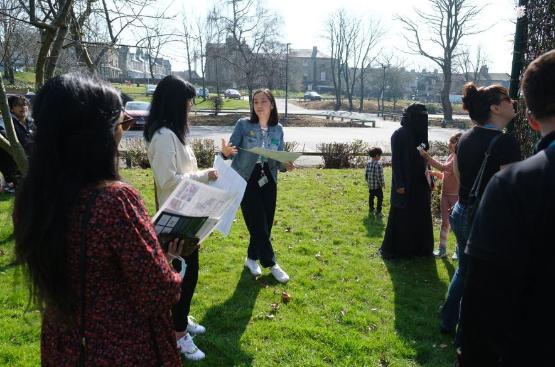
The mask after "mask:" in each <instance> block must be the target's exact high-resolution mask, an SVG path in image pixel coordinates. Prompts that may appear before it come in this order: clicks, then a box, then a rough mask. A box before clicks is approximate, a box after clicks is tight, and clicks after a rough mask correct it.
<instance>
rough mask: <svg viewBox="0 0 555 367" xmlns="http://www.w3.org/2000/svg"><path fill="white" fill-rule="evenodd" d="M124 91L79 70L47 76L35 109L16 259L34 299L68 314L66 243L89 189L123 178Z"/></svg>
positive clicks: (18, 203)
mask: <svg viewBox="0 0 555 367" xmlns="http://www.w3.org/2000/svg"><path fill="white" fill-rule="evenodd" d="M120 114H121V100H120V96H119V93H118V92H117V91H116V90H115V89H114V88H113V87H112V86H110V85H109V84H106V83H105V82H103V81H101V80H100V79H93V78H91V77H88V76H84V75H82V74H78V73H71V74H64V75H60V76H56V77H54V78H52V79H50V80H48V81H47V82H46V83H45V84H44V86H43V87H42V88H41V89H40V90H39V92H38V94H37V96H36V99H35V102H34V107H33V117H34V118H35V120H36V121H37V130H36V135H35V139H34V142H35V143H34V144H35V145H34V148H33V151H32V153H31V156H30V159H29V170H28V172H27V175H26V176H25V177H24V178H23V180H22V182H21V185H20V186H19V188H18V191H17V196H16V199H15V204H14V214H13V221H14V234H15V254H16V260H17V262H18V263H19V264H22V265H23V267H24V268H25V270H26V273H27V275H28V278H29V290H30V300H31V302H32V303H35V304H36V305H38V306H39V308H42V307H44V306H45V305H49V306H54V307H56V309H57V310H60V311H61V314H64V311H67V312H70V311H71V310H73V309H74V307H75V305H74V304H73V302H72V297H70V285H69V279H68V272H67V266H66V265H67V257H66V243H67V236H68V233H69V230H70V228H71V225H72V223H73V222H74V221H75V215H74V214H75V210H76V209H77V208H76V206H77V201H78V198H79V195H80V193H81V192H82V190H83V188H85V187H89V186H92V185H97V184H99V183H101V182H104V181H112V180H118V179H119V176H118V172H117V165H116V158H117V144H116V141H115V139H114V126H115V123H116V122H117V119H118V118H119V116H120Z"/></svg>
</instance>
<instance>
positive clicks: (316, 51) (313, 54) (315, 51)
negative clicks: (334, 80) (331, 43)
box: [312, 46, 318, 59]
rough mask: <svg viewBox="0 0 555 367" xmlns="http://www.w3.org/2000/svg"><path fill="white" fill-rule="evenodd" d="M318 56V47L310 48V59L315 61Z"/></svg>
mask: <svg viewBox="0 0 555 367" xmlns="http://www.w3.org/2000/svg"><path fill="white" fill-rule="evenodd" d="M316 56H318V47H316V46H312V58H313V59H315V58H316Z"/></svg>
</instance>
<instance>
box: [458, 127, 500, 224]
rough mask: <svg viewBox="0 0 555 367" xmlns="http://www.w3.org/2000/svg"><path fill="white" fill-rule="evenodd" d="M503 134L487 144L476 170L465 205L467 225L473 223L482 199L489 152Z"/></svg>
mask: <svg viewBox="0 0 555 367" xmlns="http://www.w3.org/2000/svg"><path fill="white" fill-rule="evenodd" d="M504 135H505V134H503V133H501V134H498V135H496V136H495V137H494V138H493V139H492V140H491V142H490V143H489V146H488V149H487V150H486V153H485V154H484V159H483V160H482V165H481V166H480V169H479V170H478V174H477V175H476V178H475V179H474V184H473V185H472V188H471V189H470V192H469V193H468V201H467V205H466V213H467V218H468V224H470V225H472V222H473V221H474V216H475V215H476V211H477V210H478V207H479V206H480V200H481V199H482V194H483V192H482V190H481V187H482V181H483V178H484V171H485V170H486V167H487V165H488V160H489V157H490V156H491V150H492V149H493V146H494V144H495V142H496V141H497V140H498V139H499V138H500V137H501V136H504Z"/></svg>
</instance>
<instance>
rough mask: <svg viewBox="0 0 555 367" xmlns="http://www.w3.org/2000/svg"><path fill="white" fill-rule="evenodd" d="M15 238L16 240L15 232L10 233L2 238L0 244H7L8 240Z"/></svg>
mask: <svg viewBox="0 0 555 367" xmlns="http://www.w3.org/2000/svg"><path fill="white" fill-rule="evenodd" d="M13 240H14V235H13V232H12V233H10V234H9V235H8V237H6V238H1V239H0V245H4V244H6V243H8V242H11V241H13Z"/></svg>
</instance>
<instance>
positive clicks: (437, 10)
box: [397, 0, 483, 121]
mask: <svg viewBox="0 0 555 367" xmlns="http://www.w3.org/2000/svg"><path fill="white" fill-rule="evenodd" d="M429 3H430V9H431V10H430V12H429V13H427V12H423V11H421V10H418V9H415V10H414V11H415V13H416V18H415V19H410V18H407V17H403V16H398V17H397V19H398V20H399V21H400V22H402V23H403V25H404V26H405V30H406V31H407V32H408V33H409V34H410V35H411V36H410V37H409V36H407V35H405V36H404V37H405V39H406V41H407V44H408V47H409V49H410V51H411V52H413V53H416V54H420V55H422V56H424V57H426V58H428V59H430V60H432V61H433V62H434V63H436V64H437V65H438V66H439V67H440V68H441V70H442V72H443V88H442V90H441V104H442V107H443V116H444V119H445V121H452V120H453V108H452V106H451V102H450V101H449V91H450V89H451V73H452V69H453V66H454V65H453V63H454V61H455V59H456V58H457V56H458V54H457V47H458V46H459V44H460V41H461V39H462V38H463V37H465V36H467V35H470V34H476V33H480V32H481V31H482V30H477V29H476V27H475V26H474V24H473V21H474V20H475V18H476V15H477V14H478V13H479V12H480V11H481V10H482V9H483V7H478V6H476V5H473V3H472V0H429ZM422 28H427V30H428V33H429V35H430V38H429V40H428V41H429V45H428V44H426V45H425V44H424V41H425V40H424V39H423V38H422V34H423V32H422ZM431 47H439V48H440V49H441V53H439V54H435V53H433V52H432V51H431V49H432V48H431Z"/></svg>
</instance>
